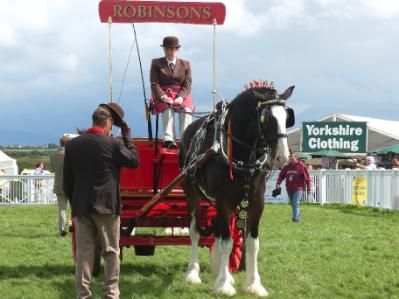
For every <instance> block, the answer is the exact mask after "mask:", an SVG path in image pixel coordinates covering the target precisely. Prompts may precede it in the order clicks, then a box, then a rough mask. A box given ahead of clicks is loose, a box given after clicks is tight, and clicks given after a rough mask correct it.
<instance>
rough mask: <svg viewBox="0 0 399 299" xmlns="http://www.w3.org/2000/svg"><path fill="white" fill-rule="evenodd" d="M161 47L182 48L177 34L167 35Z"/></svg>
mask: <svg viewBox="0 0 399 299" xmlns="http://www.w3.org/2000/svg"><path fill="white" fill-rule="evenodd" d="M161 47H164V48H180V45H179V39H178V38H177V37H176V36H167V37H165V38H164V39H163V42H162V45H161Z"/></svg>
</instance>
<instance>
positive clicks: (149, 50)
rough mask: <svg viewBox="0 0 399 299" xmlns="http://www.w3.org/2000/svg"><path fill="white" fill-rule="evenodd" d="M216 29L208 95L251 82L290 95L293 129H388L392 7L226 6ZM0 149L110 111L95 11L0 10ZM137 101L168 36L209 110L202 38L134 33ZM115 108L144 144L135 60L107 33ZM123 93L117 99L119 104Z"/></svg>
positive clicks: (183, 31) (299, 0)
mask: <svg viewBox="0 0 399 299" xmlns="http://www.w3.org/2000/svg"><path fill="white" fill-rule="evenodd" d="M220 2H224V3H225V5H226V7H227V16H226V22H225V24H224V25H223V26H219V27H218V28H217V89H218V90H219V91H220V92H221V93H222V94H223V95H224V96H225V97H226V98H233V97H234V96H235V95H237V94H238V93H239V92H240V91H241V90H242V85H243V83H245V82H248V81H250V80H252V79H268V80H274V81H275V82H276V84H277V88H278V89H279V90H280V91H283V90H284V89H285V88H287V87H289V86H291V85H295V86H296V89H295V92H294V94H293V96H292V98H291V99H290V103H291V106H292V107H293V108H294V109H295V111H296V113H297V120H298V121H299V122H298V123H297V125H299V124H300V121H312V120H317V119H319V118H320V117H323V116H326V115H328V114H331V113H346V114H353V115H361V116H368V117H375V118H383V119H390V120H398V118H399V117H398V111H399V91H398V87H399V56H398V54H397V53H398V52H399V1H397V0H228V1H220ZM0 10H1V11H3V12H5V13H3V15H2V18H1V19H0V109H1V110H0V111H1V113H0V145H2V144H3V145H4V144H9V143H21V144H23V143H36V144H41V143H48V142H57V140H58V137H59V136H60V135H61V134H63V133H66V132H75V128H76V127H81V128H84V127H88V126H90V117H91V113H92V111H93V110H94V108H95V107H96V105H97V104H99V103H101V102H104V101H108V52H107V46H108V40H107V38H108V28H107V25H105V24H102V23H100V21H99V17H98V1H94V0H87V1H81V0H62V1H61V0H35V1H29V0H13V1H5V0H2V1H1V2H0ZM136 30H137V33H138V39H139V46H140V50H141V58H142V61H143V68H144V76H145V79H146V82H145V84H146V92H147V95H148V94H149V93H150V91H149V82H148V77H149V67H150V62H151V59H152V58H154V57H160V56H161V55H162V50H161V48H160V47H159V44H160V43H161V41H162V38H163V37H164V36H166V35H177V36H179V38H180V43H181V44H182V48H181V50H180V53H179V54H180V56H181V57H182V58H186V59H189V60H190V61H191V63H192V69H193V95H194V97H195V99H196V101H197V106H198V110H201V111H204V110H205V111H206V110H209V109H210V106H211V98H212V97H211V93H210V90H211V82H212V80H211V69H212V66H211V53H212V48H211V45H212V43H211V38H212V28H211V27H210V26H199V25H182V24H137V25H136ZM112 36H113V55H114V60H113V70H114V72H113V82H114V86H113V87H114V100H115V101H118V100H119V101H120V102H119V103H120V104H121V105H122V106H123V107H124V108H125V110H126V115H127V121H128V122H129V123H131V124H132V127H133V134H134V135H135V136H146V135H147V132H146V123H145V118H144V109H143V96H142V89H141V81H140V72H139V66H138V60H137V54H136V52H133V54H132V57H131V59H130V63H129V65H128V68H127V73H126V77H125V83H124V84H122V77H123V74H124V71H125V68H126V65H127V61H128V56H129V51H130V48H131V46H132V42H133V31H132V27H131V26H130V25H129V24H115V25H113V29H112ZM121 91H122V92H121Z"/></svg>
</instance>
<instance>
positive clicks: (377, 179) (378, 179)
mask: <svg viewBox="0 0 399 299" xmlns="http://www.w3.org/2000/svg"><path fill="white" fill-rule="evenodd" d="M278 173H279V171H275V172H273V174H272V177H271V178H270V181H271V182H270V183H268V188H267V192H266V196H265V200H266V202H281V203H284V202H288V196H287V195H286V193H283V192H282V194H281V196H280V198H279V199H277V200H276V199H274V201H273V200H271V191H272V190H273V189H274V186H275V182H276V181H277V177H278ZM310 175H311V176H312V179H313V186H314V188H313V191H312V192H310V193H307V192H305V193H304V196H303V201H305V202H311V203H320V204H331V203H344V204H352V202H353V199H354V196H355V194H356V191H355V184H356V182H358V181H359V179H362V182H363V185H362V186H363V187H364V188H365V190H364V193H363V196H364V202H363V205H364V206H369V207H376V208H384V209H394V210H399V170H397V169H394V170H372V171H371V170H325V169H322V170H312V171H310ZM282 189H285V188H284V187H283V188H282Z"/></svg>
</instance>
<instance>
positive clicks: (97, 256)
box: [92, 236, 101, 277]
mask: <svg viewBox="0 0 399 299" xmlns="http://www.w3.org/2000/svg"><path fill="white" fill-rule="evenodd" d="M100 270H101V242H100V238H99V237H98V236H97V237H96V251H95V253H94V264H93V272H92V274H93V276H94V277H98V275H100Z"/></svg>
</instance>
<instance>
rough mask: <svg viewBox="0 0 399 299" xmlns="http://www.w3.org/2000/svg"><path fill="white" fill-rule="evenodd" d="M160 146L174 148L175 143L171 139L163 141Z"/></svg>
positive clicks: (175, 146)
mask: <svg viewBox="0 0 399 299" xmlns="http://www.w3.org/2000/svg"><path fill="white" fill-rule="evenodd" d="M162 147H163V148H168V149H174V148H177V145H176V143H174V142H173V141H164V142H163V144H162Z"/></svg>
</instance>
